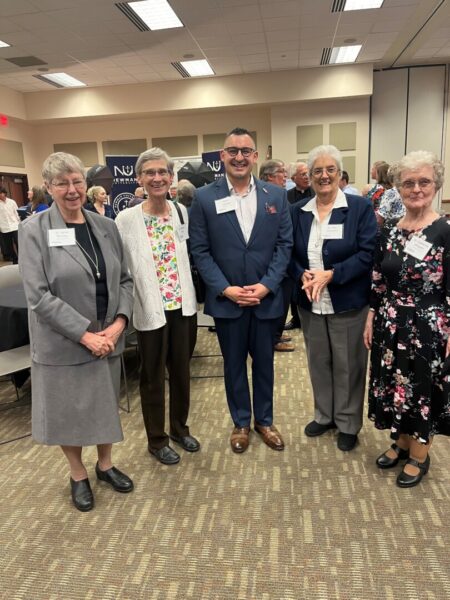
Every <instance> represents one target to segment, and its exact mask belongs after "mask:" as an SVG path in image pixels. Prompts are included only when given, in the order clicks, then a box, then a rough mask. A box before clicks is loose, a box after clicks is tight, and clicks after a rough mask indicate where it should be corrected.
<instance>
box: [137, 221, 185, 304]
mask: <svg viewBox="0 0 450 600" xmlns="http://www.w3.org/2000/svg"><path fill="white" fill-rule="evenodd" d="M144 221H145V226H146V228H147V234H148V239H149V241H150V245H151V251H152V253H153V261H154V263H155V269H156V275H157V277H158V282H159V290H160V292H161V298H162V302H163V307H164V310H177V309H179V308H181V304H182V302H181V300H182V298H181V286H180V278H179V276H178V265H177V256H176V253H175V233H174V230H173V225H172V219H171V217H155V216H153V215H146V214H144Z"/></svg>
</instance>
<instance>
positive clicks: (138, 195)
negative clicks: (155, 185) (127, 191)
mask: <svg viewBox="0 0 450 600" xmlns="http://www.w3.org/2000/svg"><path fill="white" fill-rule="evenodd" d="M146 198H147V194H146V193H145V190H144V188H143V187H142V186H139V187H137V188H136V189H135V190H134V198H132V199H131V200H130V201H129V202H128V207H127V208H133V206H137V205H138V204H142V202H144V200H145V199H146Z"/></svg>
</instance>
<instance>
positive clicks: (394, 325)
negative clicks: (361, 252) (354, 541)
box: [364, 151, 450, 487]
mask: <svg viewBox="0 0 450 600" xmlns="http://www.w3.org/2000/svg"><path fill="white" fill-rule="evenodd" d="M393 176H394V184H395V185H396V187H397V188H398V190H399V191H400V195H401V197H402V200H403V203H404V205H405V208H406V213H405V215H404V216H403V217H402V218H401V219H399V220H397V221H387V222H386V223H385V225H384V227H383V229H382V230H381V236H380V243H379V248H378V249H377V252H376V256H375V266H374V270H373V278H372V279H373V283H372V298H371V309H370V311H369V315H368V317H367V322H366V327H365V331H364V342H365V344H366V347H367V348H371V349H372V353H371V374H370V385H369V418H370V419H371V420H372V421H374V423H375V427H377V428H378V429H390V432H391V438H392V439H393V440H394V443H393V444H392V445H391V447H390V448H389V449H388V450H387V451H386V452H384V453H383V454H381V456H379V457H378V458H377V461H376V463H377V465H378V467H380V468H382V469H387V468H391V467H395V466H396V465H397V463H398V462H399V461H400V460H405V459H407V462H406V464H405V466H404V468H403V470H402V471H401V472H400V474H399V475H398V477H397V485H399V486H400V487H412V486H414V485H417V484H418V483H419V482H420V481H421V479H422V478H423V476H424V475H425V474H426V473H427V472H428V469H429V466H430V456H429V449H430V446H431V443H432V440H433V437H434V436H435V435H437V434H442V435H450V400H449V392H450V377H449V376H443V374H442V369H443V364H444V360H445V357H446V356H447V355H448V354H449V353H450V341H448V340H449V336H448V334H449V328H450V254H449V253H450V224H449V222H448V221H447V220H446V219H445V218H442V217H440V216H439V214H438V213H437V212H436V211H435V210H434V208H433V206H432V202H433V198H434V197H435V195H436V192H437V191H438V190H439V189H440V188H441V187H442V184H443V176H444V167H443V165H442V163H441V161H440V160H438V158H437V157H436V156H435V155H433V154H432V153H431V152H425V151H417V152H411V153H409V154H407V155H406V156H404V157H403V158H402V160H401V161H400V162H399V163H397V165H396V166H395V168H394V173H393Z"/></svg>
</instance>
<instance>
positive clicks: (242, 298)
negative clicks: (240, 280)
mask: <svg viewBox="0 0 450 600" xmlns="http://www.w3.org/2000/svg"><path fill="white" fill-rule="evenodd" d="M269 292H270V290H269V288H267V287H266V286H265V285H263V284H262V283H255V284H253V285H244V286H242V287H241V286H239V285H229V286H228V287H227V288H225V289H224V291H223V295H224V296H225V297H226V298H228V299H229V300H231V301H232V302H235V303H236V304H239V306H257V305H258V304H261V300H262V299H263V298H264V297H265V296H267V294H268V293H269Z"/></svg>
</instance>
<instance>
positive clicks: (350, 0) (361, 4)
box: [344, 0, 384, 11]
mask: <svg viewBox="0 0 450 600" xmlns="http://www.w3.org/2000/svg"><path fill="white" fill-rule="evenodd" d="M383 2H384V0H346V2H345V6H344V11H346V10H367V9H369V8H380V7H381V5H382V4H383Z"/></svg>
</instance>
